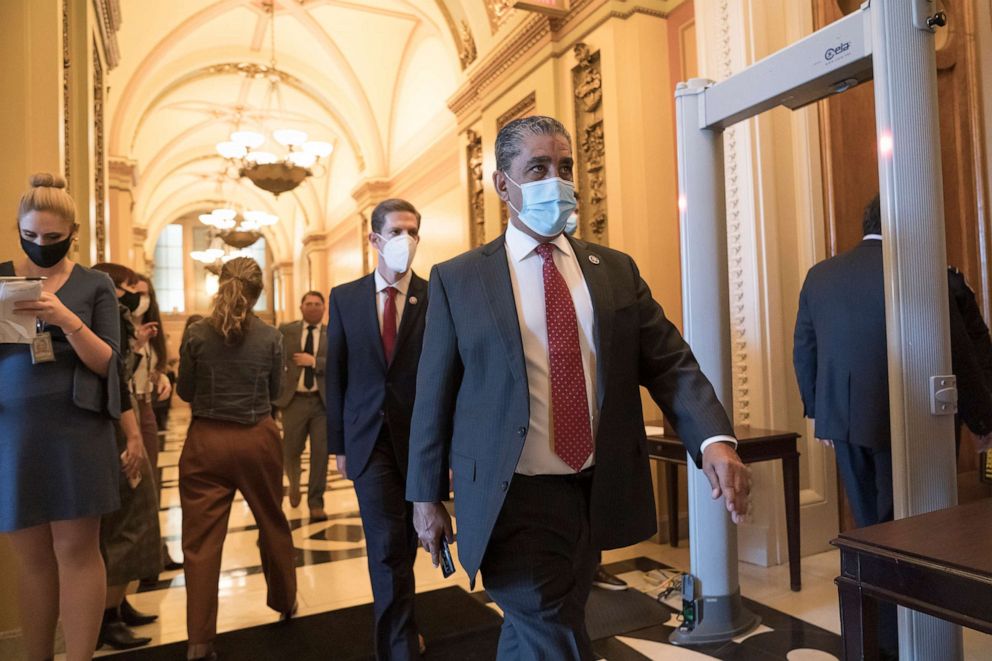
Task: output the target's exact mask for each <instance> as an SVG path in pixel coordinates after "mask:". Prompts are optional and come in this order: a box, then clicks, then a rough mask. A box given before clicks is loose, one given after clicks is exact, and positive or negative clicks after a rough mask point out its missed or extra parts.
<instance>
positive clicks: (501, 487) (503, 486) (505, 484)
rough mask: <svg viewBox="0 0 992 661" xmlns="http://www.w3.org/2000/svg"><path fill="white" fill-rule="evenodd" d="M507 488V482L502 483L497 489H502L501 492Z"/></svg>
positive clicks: (508, 484)
mask: <svg viewBox="0 0 992 661" xmlns="http://www.w3.org/2000/svg"><path fill="white" fill-rule="evenodd" d="M509 486H510V483H509V482H503V483H502V484H500V485H499V488H500V489H502V490H503V491H506V489H507V487H509Z"/></svg>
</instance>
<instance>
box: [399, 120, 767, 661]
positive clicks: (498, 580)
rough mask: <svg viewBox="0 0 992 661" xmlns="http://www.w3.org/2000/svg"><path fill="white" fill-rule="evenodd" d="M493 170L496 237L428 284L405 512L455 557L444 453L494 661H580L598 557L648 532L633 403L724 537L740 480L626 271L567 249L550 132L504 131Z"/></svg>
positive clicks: (562, 175)
mask: <svg viewBox="0 0 992 661" xmlns="http://www.w3.org/2000/svg"><path fill="white" fill-rule="evenodd" d="M496 167H497V171H496V172H495V173H494V174H493V183H494V185H495V187H496V190H497V192H498V193H499V196H500V198H501V199H502V200H503V201H504V202H506V203H507V205H508V207H509V217H510V218H509V226H508V227H507V230H506V233H505V234H504V235H503V236H500V237H499V238H498V239H496V240H495V241H492V242H491V243H489V244H487V245H485V246H482V247H481V248H478V249H476V250H472V251H470V252H468V253H465V254H463V255H461V256H459V257H456V258H455V259H452V260H450V261H448V262H445V263H442V264H439V265H437V266H436V267H434V270H433V271H432V273H431V279H430V303H429V306H428V311H427V328H426V331H425V335H424V347H423V355H422V358H421V361H420V368H419V373H418V378H417V398H416V402H415V404H414V413H413V424H412V429H411V435H410V457H409V468H408V474H407V500H410V501H412V502H413V503H414V525H415V526H416V529H417V533H418V535H419V537H420V541H421V544H422V545H423V546H424V547H425V548H427V550H428V551H430V553H431V555H432V557H433V559H434V562H435V564H437V561H438V553H439V551H440V550H441V538H442V537H445V538H446V539H447V541H448V542H451V541H453V535H452V530H451V520H450V518H449V517H448V514H447V512H446V510H445V509H444V507H443V506H442V505H441V502H440V501H442V500H444V499H445V497H446V496H447V494H446V493H443V491H446V489H442V488H439V486H438V485H440V484H442V483H443V480H442V479H441V477H442V472H443V471H445V470H446V467H447V463H448V457H449V455H450V461H451V468H452V471H453V474H454V491H455V511H456V513H457V516H458V557H459V560H460V561H461V564H462V566H463V567H464V568H465V571H466V572H467V573H468V575H469V578H470V580H471V581H472V582H473V584H474V580H475V575H476V573H477V572H479V571H480V570H481V572H482V577H483V580H484V582H485V586H486V590H487V591H488V592H489V594H490V596H491V597H492V598H493V600H494V601H495V602H496V603H497V604H498V605H499V606H500V608H501V609H502V610H503V613H504V624H503V629H502V632H501V634H500V641H499V658H501V659H591V658H593V651H592V644H591V642H590V640H589V636H588V633H587V632H586V628H585V604H586V599H587V597H588V595H589V590H590V587H591V584H592V580H593V575H594V572H595V570H596V566H597V564H598V561H599V556H600V551H601V550H602V549H610V548H617V547H622V546H627V545H630V544H634V543H636V542H640V541H642V540H644V539H645V538H647V537H649V536H650V535H651V534H652V533H654V531H655V514H654V499H653V492H652V485H651V474H650V468H649V463H648V453H647V443H646V439H645V434H644V420H643V415H642V411H641V395H640V387H641V386H644V387H645V388H646V389H647V390H648V391H649V392H650V394H651V395H652V397H653V398H654V400H655V401H656V402H658V404H659V405H660V406H661V408H662V410H663V411H664V413H665V417H666V419H667V420H668V421H670V422H671V424H672V425H673V426H674V427H675V428H676V429H677V430H678V432H679V434H680V436H681V438H682V439H683V442H684V443H685V446H686V448H687V450H688V451H689V454H690V456H691V457H692V459H693V460H694V461H695V462H696V464H697V465H700V466H702V468H703V470H704V471H705V473H706V475H707V476H708V477H709V479H710V482H711V484H712V486H713V497H714V498H717V497H720V496H721V495H722V496H724V497H725V499H726V504H727V508H728V510H729V511H730V512H731V513H732V516H733V518H734V520H735V521H739V520H740V518H741V517H742V516H743V515H744V514H745V513H746V510H747V495H748V492H749V489H750V482H749V477H748V471H747V468H746V467H745V466H744V465H743V464H742V463H741V461H740V458H739V457H738V456H737V453H736V451H735V447H736V441H735V440H734V438H733V436H732V434H733V428H732V426H731V424H730V421H729V420H728V419H727V414H726V412H725V411H724V409H723V407H722V406H721V405H720V403H719V401H718V400H717V398H716V394H715V393H714V391H713V388H712V386H711V385H710V383H709V381H707V379H706V377H705V376H703V374H702V372H701V371H700V369H699V366H698V364H697V362H696V360H695V358H694V357H693V355H692V351H691V350H690V349H689V347H688V346H687V345H686V343H685V341H684V340H683V339H682V337H681V336H680V335H679V333H678V331H677V330H676V328H675V327H674V326H673V325H672V324H671V322H669V321H668V319H666V318H665V315H664V313H663V312H662V309H661V307H660V306H659V305H658V304H657V303H656V302H655V301H654V300H653V299H652V298H651V292H650V291H649V290H648V287H647V284H646V283H645V282H644V280H642V279H641V277H640V275H639V273H638V270H637V266H636V265H635V264H634V261H633V260H632V259H631V258H630V257H629V256H627V255H625V254H623V253H620V252H617V251H615V250H610V249H609V248H605V247H602V246H595V245H591V244H587V243H584V242H582V241H578V240H575V239H571V238H569V237H567V236H565V235H564V234H563V230H564V228H565V223H566V221H567V219H568V216H569V214H570V213H571V211H572V209H574V208H575V196H574V191H573V187H572V167H573V159H572V147H571V138H570V136H569V134H568V132H567V131H566V130H565V128H564V127H563V126H562V125H561V123H559V122H558V121H557V120H555V119H552V118H550V117H527V118H524V119H520V120H515V121H513V122H510V123H509V124H507V125H506V126H505V127H503V128H502V129H501V130H500V132H499V135H498V136H497V138H496ZM714 552H716V553H719V552H721V549H714Z"/></svg>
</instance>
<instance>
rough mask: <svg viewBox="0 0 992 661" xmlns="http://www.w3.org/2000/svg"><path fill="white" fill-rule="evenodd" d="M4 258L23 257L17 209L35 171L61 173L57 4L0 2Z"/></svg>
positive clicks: (0, 250) (0, 236) (0, 238)
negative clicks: (4, 100)
mask: <svg viewBox="0 0 992 661" xmlns="http://www.w3.org/2000/svg"><path fill="white" fill-rule="evenodd" d="M0 25H3V26H4V28H3V38H2V39H0V89H4V90H6V91H7V94H8V96H7V101H6V102H5V103H3V104H0V144H2V145H3V146H4V158H3V159H0V261H6V260H8V259H11V258H14V257H19V256H20V255H21V251H20V248H19V247H18V238H17V228H16V222H15V217H14V216H15V214H16V211H17V203H18V200H19V199H20V197H21V195H22V194H23V193H24V191H25V190H26V189H27V187H28V177H29V175H30V174H31V173H33V172H41V171H45V172H53V173H61V172H62V151H61V148H60V137H61V128H62V94H61V91H62V37H61V29H60V25H61V13H60V11H59V7H58V3H53V2H32V1H31V0H4V2H0Z"/></svg>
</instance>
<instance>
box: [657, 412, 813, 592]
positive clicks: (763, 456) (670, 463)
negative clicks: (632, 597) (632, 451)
mask: <svg viewBox="0 0 992 661" xmlns="http://www.w3.org/2000/svg"><path fill="white" fill-rule="evenodd" d="M647 424H648V425H649V426H661V423H659V422H649V423H647ZM665 431H666V433H665V434H664V435H649V436H648V454H649V455H650V457H651V458H652V459H656V460H659V461H663V462H665V478H666V480H665V481H666V486H667V492H668V542H669V544H671V545H672V546H678V545H679V472H678V464H682V465H685V463H686V452H685V447H684V446H683V445H682V441H681V440H680V439H679V438H678V437H677V436H674V435H670V433H669V432H668V430H667V429H666V430H665ZM734 433H735V435H736V437H737V454H739V455H740V457H741V461H743V462H744V463H745V464H752V463H757V462H759V461H772V460H776V459H780V460H781V461H782V482H783V483H784V487H785V488H784V491H785V526H786V536H787V539H788V545H789V584H790V587H791V588H792V590H793V591H794V592H798V591H799V590H801V589H802V569H801V566H800V555H799V451H798V450H797V449H796V441H798V440H799V434H796V433H795V432H791V431H772V430H769V429H757V428H754V427H737V428H735V430H734ZM659 518H660V512H659ZM659 528H660V525H659Z"/></svg>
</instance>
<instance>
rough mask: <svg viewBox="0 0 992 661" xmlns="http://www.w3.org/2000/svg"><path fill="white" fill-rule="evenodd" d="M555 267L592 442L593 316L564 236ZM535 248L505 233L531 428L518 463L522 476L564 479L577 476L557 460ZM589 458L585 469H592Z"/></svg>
mask: <svg viewBox="0 0 992 661" xmlns="http://www.w3.org/2000/svg"><path fill="white" fill-rule="evenodd" d="M551 243H552V245H554V246H555V250H554V252H553V256H554V260H555V266H556V267H557V268H558V272H559V273H561V275H562V278H564V279H565V285H566V286H567V287H568V291H569V292H570V293H571V295H572V303H573V305H574V306H575V318H576V321H577V322H578V324H579V348H580V349H581V350H582V371H583V372H584V374H585V379H586V398H587V400H588V401H589V428H590V429H591V430H592V435H593V438H592V439H590V440H591V441H595V438H596V428H597V424H598V422H599V406H598V403H597V402H598V400H597V398H596V341H595V336H594V335H593V333H594V330H595V318H596V317H595V314H594V313H593V309H592V298H591V297H590V295H589V288H588V287H587V286H586V280H585V278H584V277H583V276H582V269H580V268H579V262H578V260H577V259H576V258H575V253H574V252H573V251H572V245H571V244H570V243H569V242H568V240H567V239H566V238H565V236H564V235H560V236H558V238H556V239H555V240H554V241H552V242H551ZM537 246H538V242H537V241H536V240H534V239H533V238H532V237H530V236H528V235H526V234H524V233H523V232H521V231H520V230H518V229H517V228H516V227H514V226H513V225H507V228H506V258H507V262H508V263H509V265H510V281H511V283H512V285H513V300H514V301H515V303H516V306H517V321H518V323H519V325H520V339H521V340H522V342H523V350H524V363H525V365H526V367H527V384H528V386H529V388H530V424H529V425H528V426H527V438H526V439H525V440H524V449H523V452H522V453H521V454H520V461H519V462H517V469H516V472H517V473H521V474H523V475H564V474H568V473H574V472H575V471H574V470H573V469H572V468H571V467H570V466H569V465H568V464H566V463H565V462H564V461H562V460H561V458H560V457H559V456H558V455H556V454H555V450H554V437H553V436H552V421H551V373H550V369H549V366H548V322H547V313H546V310H545V304H544V260H542V259H541V256H540V255H538V254H537V253H536V252H535V251H534V249H535V248H536V247H537ZM594 457H595V452H593V453H592V454H591V455H590V456H589V459H588V460H586V463H585V465H584V466H583V468H588V467H589V466H592V464H593V460H594Z"/></svg>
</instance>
